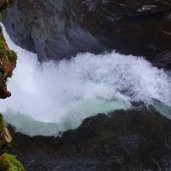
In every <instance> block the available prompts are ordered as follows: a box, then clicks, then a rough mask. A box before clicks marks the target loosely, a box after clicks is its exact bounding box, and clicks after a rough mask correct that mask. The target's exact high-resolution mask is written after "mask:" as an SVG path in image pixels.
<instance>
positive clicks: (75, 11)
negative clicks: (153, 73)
mask: <svg viewBox="0 0 171 171" xmlns="http://www.w3.org/2000/svg"><path fill="white" fill-rule="evenodd" d="M170 11H171V2H170V0H165V1H162V0H158V1H156V0H148V1H141V0H126V1H123V0H105V1H104V0H94V1H90V0H48V1H41V0H36V1H30V0H17V1H16V4H15V5H14V6H12V7H11V8H9V9H8V10H6V11H5V12H4V13H3V14H4V15H3V22H4V24H5V26H6V28H7V31H8V32H9V34H10V35H11V37H12V39H13V40H14V41H15V42H16V43H17V44H18V45H20V46H22V47H24V48H26V49H28V50H32V51H35V52H37V54H38V56H39V59H40V60H43V59H57V60H58V59H62V58H69V57H71V56H72V55H75V54H76V53H77V52H86V51H89V52H93V53H101V52H102V51H104V50H112V49H116V50H117V51H119V52H121V53H124V54H133V55H139V56H140V55H143V56H145V57H146V58H147V59H148V60H150V61H151V62H153V63H154V64H155V65H157V66H158V67H163V68H166V69H170V68H171V62H170V61H171V32H170V30H171V12H170Z"/></svg>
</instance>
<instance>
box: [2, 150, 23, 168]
mask: <svg viewBox="0 0 171 171" xmlns="http://www.w3.org/2000/svg"><path fill="white" fill-rule="evenodd" d="M0 171H24V167H23V165H22V164H21V163H20V161H18V160H17V159H16V157H15V156H13V155H10V154H7V153H4V154H2V155H1V156H0Z"/></svg>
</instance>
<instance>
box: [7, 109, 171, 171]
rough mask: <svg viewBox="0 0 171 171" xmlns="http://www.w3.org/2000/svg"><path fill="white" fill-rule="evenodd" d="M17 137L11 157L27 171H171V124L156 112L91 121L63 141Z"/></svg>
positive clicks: (113, 115)
mask: <svg viewBox="0 0 171 171" xmlns="http://www.w3.org/2000/svg"><path fill="white" fill-rule="evenodd" d="M12 135H13V138H14V141H13V147H14V149H13V150H11V151H10V152H12V153H13V154H17V155H18V157H19V158H20V160H21V161H22V162H23V164H24V165H25V167H26V170H27V171H38V170H44V171H56V170H61V171H76V170H81V171H105V170H106V171H147V170H151V171H169V168H170V169H171V121H170V120H168V119H167V118H165V117H163V116H161V115H160V114H158V113H157V112H155V111H153V110H151V111H149V110H147V109H143V108H142V109H140V110H128V111H122V110H120V111H115V112H112V113H110V114H109V116H107V115H104V114H100V115H98V116H95V117H90V118H88V119H86V120H85V121H84V122H83V123H82V124H81V126H80V127H79V128H78V129H76V130H70V131H67V132H65V133H64V134H63V136H62V137H61V138H59V137H58V138H55V137H40V136H38V137H33V138H30V137H28V136H25V135H22V134H20V133H14V132H13V133H12ZM23 142H24V143H23Z"/></svg>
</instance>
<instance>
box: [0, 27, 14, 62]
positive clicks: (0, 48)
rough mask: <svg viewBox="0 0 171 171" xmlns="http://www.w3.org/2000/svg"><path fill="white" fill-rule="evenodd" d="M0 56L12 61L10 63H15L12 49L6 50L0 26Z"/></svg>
mask: <svg viewBox="0 0 171 171" xmlns="http://www.w3.org/2000/svg"><path fill="white" fill-rule="evenodd" d="M0 58H5V59H6V60H9V61H10V62H12V64H16V60H17V55H16V53H15V52H14V51H12V50H8V48H7V45H6V43H5V39H4V37H3V35H2V29H1V27H0Z"/></svg>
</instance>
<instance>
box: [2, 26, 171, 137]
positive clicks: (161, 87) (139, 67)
mask: <svg viewBox="0 0 171 171" xmlns="http://www.w3.org/2000/svg"><path fill="white" fill-rule="evenodd" d="M2 27H3V26H2ZM3 31H4V35H5V39H6V41H7V44H8V46H9V47H10V49H13V50H15V51H16V52H17V55H18V61H17V67H16V69H15V70H14V74H13V77H12V79H10V80H9V82H8V87H9V89H10V91H11V92H12V97H10V98H8V99H6V100H2V101H1V102H0V104H1V106H0V111H3V112H4V113H6V118H7V120H8V121H9V122H10V123H12V124H13V125H15V126H16V127H17V125H18V127H19V128H18V130H19V131H22V132H24V133H27V134H29V135H36V134H39V135H57V134H58V133H59V132H61V131H66V130H68V129H74V128H76V127H78V126H79V125H80V124H81V122H82V120H83V119H85V118H86V117H89V116H93V115H95V114H97V113H101V112H109V111H112V110H116V109H127V108H129V107H130V106H131V102H133V101H136V102H139V101H142V102H145V103H146V104H152V103H153V99H156V100H159V101H161V102H162V103H164V104H166V105H168V106H171V90H170V89H171V81H170V77H169V76H168V74H167V73H166V72H165V71H163V70H159V69H157V68H155V67H152V66H151V64H150V63H149V62H147V61H146V60H145V59H143V58H140V57H139V58H138V57H135V56H131V55H130V56H125V55H120V54H118V53H115V52H112V53H107V54H101V55H93V54H91V53H83V54H78V55H77V56H76V57H74V58H72V59H71V60H69V61H66V60H62V61H60V62H58V63H55V62H53V61H49V62H44V63H42V64H40V63H39V62H38V60H37V55H36V54H34V53H31V52H28V51H26V50H24V49H22V48H20V47H18V46H17V45H15V44H14V43H13V42H12V41H11V39H10V38H9V36H8V34H7V33H6V31H5V28H4V27H3ZM9 111H10V112H9ZM23 117H25V120H28V119H27V118H30V120H34V122H36V121H38V122H39V123H41V126H40V125H39V124H37V127H36V126H33V125H36V124H34V123H33V125H32V124H31V123H32V122H31V121H28V124H27V122H26V121H24V119H23ZM15 118H17V119H15ZM15 120H17V121H15ZM23 123H24V124H23ZM43 123H46V124H43ZM52 123H53V124H55V125H56V126H54V125H53V126H49V130H48V131H45V130H47V127H48V126H47V125H48V124H52ZM21 125H22V126H21ZM43 125H44V126H43ZM45 125H46V126H45ZM28 127H29V129H28ZM32 127H33V129H31V128H32Z"/></svg>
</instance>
